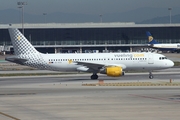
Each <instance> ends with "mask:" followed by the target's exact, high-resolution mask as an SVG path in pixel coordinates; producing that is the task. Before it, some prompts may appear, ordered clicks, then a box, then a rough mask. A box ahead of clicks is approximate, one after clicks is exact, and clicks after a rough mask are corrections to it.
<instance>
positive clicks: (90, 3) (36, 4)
mask: <svg viewBox="0 0 180 120" xmlns="http://www.w3.org/2000/svg"><path fill="white" fill-rule="evenodd" d="M18 1H23V2H27V5H26V6H25V8H24V10H25V12H26V13H30V14H43V13H47V14H48V13H53V12H63V13H82V14H108V13H117V12H119V13H121V12H128V11H130V10H134V9H138V8H142V7H155V8H167V9H168V8H169V7H171V8H172V9H173V8H176V7H180V0H0V10H4V9H18V5H17V2H18Z"/></svg>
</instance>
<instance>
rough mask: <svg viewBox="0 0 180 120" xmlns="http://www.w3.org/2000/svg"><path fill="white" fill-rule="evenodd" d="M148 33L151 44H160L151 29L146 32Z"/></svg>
mask: <svg viewBox="0 0 180 120" xmlns="http://www.w3.org/2000/svg"><path fill="white" fill-rule="evenodd" d="M146 35H147V37H148V41H149V44H158V42H157V41H156V40H155V39H154V38H153V36H152V35H151V33H150V32H149V31H147V32H146Z"/></svg>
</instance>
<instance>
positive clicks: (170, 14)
mask: <svg viewBox="0 0 180 120" xmlns="http://www.w3.org/2000/svg"><path fill="white" fill-rule="evenodd" d="M168 10H169V23H170V24H171V10H172V8H168Z"/></svg>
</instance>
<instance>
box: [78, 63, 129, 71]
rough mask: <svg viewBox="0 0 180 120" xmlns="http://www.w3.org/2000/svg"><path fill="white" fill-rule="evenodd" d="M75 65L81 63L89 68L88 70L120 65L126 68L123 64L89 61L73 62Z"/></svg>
mask: <svg viewBox="0 0 180 120" xmlns="http://www.w3.org/2000/svg"><path fill="white" fill-rule="evenodd" d="M75 63H77V65H82V66H84V67H86V68H89V69H88V71H99V70H100V69H102V68H105V67H110V66H120V67H122V68H123V69H125V68H126V66H125V65H124V64H104V63H90V62H75Z"/></svg>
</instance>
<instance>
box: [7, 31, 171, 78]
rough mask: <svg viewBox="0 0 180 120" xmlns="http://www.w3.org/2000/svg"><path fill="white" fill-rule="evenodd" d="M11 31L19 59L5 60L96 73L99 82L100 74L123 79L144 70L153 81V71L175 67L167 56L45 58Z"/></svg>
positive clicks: (59, 55)
mask: <svg viewBox="0 0 180 120" xmlns="http://www.w3.org/2000/svg"><path fill="white" fill-rule="evenodd" d="M8 30H9V34H10V38H11V42H12V44H13V48H14V53H15V55H13V56H10V57H6V58H5V60H7V61H10V62H14V63H17V64H21V65H27V66H30V67H35V68H38V69H44V70H53V71H82V72H89V73H92V75H91V77H90V78H91V79H98V75H97V74H98V73H101V74H106V75H107V76H111V77H119V76H123V75H124V73H125V72H124V70H134V71H138V70H140V71H142V70H144V71H148V72H149V78H150V79H153V74H152V71H153V70H159V69H166V68H170V67H172V66H174V63H173V62H172V61H171V60H169V59H167V58H166V57H165V56H164V55H162V54H158V53H150V52H149V53H136V52H134V53H66V54H65V53H64V54H60V53H59V54H43V53H40V52H38V51H37V50H36V49H35V48H34V47H33V46H32V45H31V43H30V42H29V41H28V40H27V39H26V38H25V36H24V35H23V34H22V33H21V32H20V31H19V30H18V29H16V28H9V29H8Z"/></svg>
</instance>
